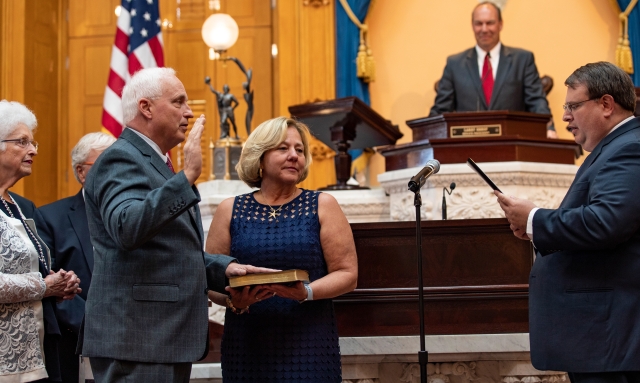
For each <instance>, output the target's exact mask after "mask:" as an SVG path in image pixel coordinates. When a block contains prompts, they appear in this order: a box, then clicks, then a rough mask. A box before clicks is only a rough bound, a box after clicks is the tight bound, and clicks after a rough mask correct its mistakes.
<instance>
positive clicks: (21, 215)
mask: <svg viewBox="0 0 640 383" xmlns="http://www.w3.org/2000/svg"><path fill="white" fill-rule="evenodd" d="M9 198H11V195H9ZM0 200H1V201H2V204H3V205H4V207H5V208H6V209H7V213H9V216H10V217H11V218H13V219H16V217H15V216H14V215H13V212H12V211H11V209H10V208H9V204H8V203H7V201H6V200H5V199H4V197H3V196H2V195H0ZM11 202H12V203H13V204H14V205H16V207H17V208H18V211H19V212H20V220H21V221H22V226H24V228H25V230H26V231H27V233H28V234H29V236H30V237H31V238H32V239H33V242H34V243H35V244H36V245H37V246H38V258H40V262H42V264H43V265H44V268H45V269H46V270H47V272H48V271H49V270H48V266H47V261H46V260H45V258H44V251H43V250H42V245H41V244H40V241H38V238H37V237H36V236H35V234H33V232H32V231H31V228H30V227H29V225H27V223H26V222H25V220H26V217H25V216H24V214H22V210H21V209H20V206H19V205H18V204H17V203H16V201H15V200H14V199H13V198H11Z"/></svg>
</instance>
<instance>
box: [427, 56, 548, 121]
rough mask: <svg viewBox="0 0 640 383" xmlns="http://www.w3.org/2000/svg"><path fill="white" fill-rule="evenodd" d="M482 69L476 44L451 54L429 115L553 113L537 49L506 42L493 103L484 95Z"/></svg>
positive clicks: (499, 65)
mask: <svg viewBox="0 0 640 383" xmlns="http://www.w3.org/2000/svg"><path fill="white" fill-rule="evenodd" d="M479 73H480V72H479V69H478V54H477V52H476V49H475V47H474V48H471V49H467V50H466V51H464V52H461V53H458V54H456V55H453V56H449V57H448V58H447V65H446V66H445V68H444V73H443V74H442V78H441V79H440V82H439V84H438V94H437V95H436V101H435V103H434V105H433V107H432V108H431V111H430V112H429V115H430V116H435V115H439V114H442V113H446V112H472V111H480V110H511V111H523V112H532V113H541V114H551V111H550V110H549V104H548V103H547V98H546V96H545V94H544V91H543V89H542V83H541V82H540V75H539V74H538V68H536V63H535V60H534V58H533V53H531V52H529V51H526V50H524V49H519V48H511V47H506V46H504V45H502V48H501V49H500V62H499V64H498V71H497V73H496V79H495V82H494V86H493V93H492V95H491V103H490V104H489V105H487V103H486V101H485V99H484V93H483V91H482V82H481V81H480V74H479Z"/></svg>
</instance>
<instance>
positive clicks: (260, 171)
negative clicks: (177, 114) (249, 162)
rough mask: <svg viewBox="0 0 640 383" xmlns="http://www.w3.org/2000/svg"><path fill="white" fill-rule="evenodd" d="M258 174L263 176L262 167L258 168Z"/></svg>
mask: <svg viewBox="0 0 640 383" xmlns="http://www.w3.org/2000/svg"><path fill="white" fill-rule="evenodd" d="M258 176H260V178H262V168H260V169H259V170H258Z"/></svg>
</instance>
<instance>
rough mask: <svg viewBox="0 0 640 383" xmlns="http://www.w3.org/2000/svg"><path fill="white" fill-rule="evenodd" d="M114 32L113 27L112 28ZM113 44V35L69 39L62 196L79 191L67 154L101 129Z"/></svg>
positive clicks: (61, 154) (62, 154)
mask: <svg viewBox="0 0 640 383" xmlns="http://www.w3.org/2000/svg"><path fill="white" fill-rule="evenodd" d="M113 31H115V25H114V26H113ZM112 45H113V32H111V33H110V34H109V36H103V37H83V38H71V39H69V69H68V70H69V73H70V74H71V75H70V76H69V96H68V103H67V104H66V114H67V118H68V121H69V124H68V137H67V143H66V148H64V150H65V151H64V153H60V156H61V158H64V159H65V161H66V164H68V165H66V166H65V172H64V174H65V175H64V177H65V180H64V181H65V182H66V188H64V189H65V195H62V196H59V197H60V198H62V197H66V196H69V195H73V194H75V193H77V192H78V190H79V188H80V185H79V184H78V183H77V182H76V180H75V178H74V176H73V169H72V168H71V160H70V153H71V149H72V148H73V147H74V146H75V144H76V143H77V142H78V140H80V138H82V136H84V135H85V134H87V133H91V132H99V131H100V130H101V128H102V122H101V118H102V102H103V97H104V90H105V87H106V84H107V77H108V75H109V61H110V58H111V48H112Z"/></svg>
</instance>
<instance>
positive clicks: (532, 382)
mask: <svg viewBox="0 0 640 383" xmlns="http://www.w3.org/2000/svg"><path fill="white" fill-rule="evenodd" d="M568 381H569V378H568V377H567V374H554V375H530V376H505V377H503V378H502V382H503V383H561V382H568Z"/></svg>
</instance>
